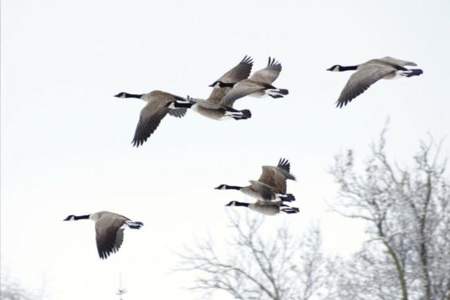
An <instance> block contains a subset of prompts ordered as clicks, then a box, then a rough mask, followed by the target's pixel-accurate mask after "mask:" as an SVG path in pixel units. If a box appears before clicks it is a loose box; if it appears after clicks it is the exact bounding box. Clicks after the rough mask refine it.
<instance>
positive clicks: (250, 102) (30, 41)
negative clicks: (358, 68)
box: [1, 0, 450, 300]
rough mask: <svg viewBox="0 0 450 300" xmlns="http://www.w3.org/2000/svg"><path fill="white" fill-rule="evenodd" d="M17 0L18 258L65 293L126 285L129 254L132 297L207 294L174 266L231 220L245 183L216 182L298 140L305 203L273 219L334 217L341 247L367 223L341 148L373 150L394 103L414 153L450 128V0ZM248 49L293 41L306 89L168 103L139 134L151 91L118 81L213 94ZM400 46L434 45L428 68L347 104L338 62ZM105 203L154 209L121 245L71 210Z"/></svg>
mask: <svg viewBox="0 0 450 300" xmlns="http://www.w3.org/2000/svg"><path fill="white" fill-rule="evenodd" d="M1 4H2V7H1V8H2V10H1V101H2V102H1V166H2V168H1V206H2V209H1V267H2V270H9V272H10V273H11V274H12V275H13V276H14V277H16V278H18V280H20V282H21V283H22V284H24V285H25V286H26V287H28V288H31V289H39V288H40V287H41V286H44V289H45V291H46V298H48V299H55V300H60V299H64V300H72V299H73V300H75V299H80V298H83V299H111V298H112V297H113V294H114V292H115V289H116V287H117V282H118V274H119V272H121V273H122V274H123V278H124V284H125V286H126V288H127V289H128V291H129V293H128V294H127V296H126V299H127V300H128V299H129V300H132V299H142V297H147V298H148V295H151V297H152V298H154V299H198V295H196V294H192V293H191V292H190V291H187V290H185V289H183V287H184V286H188V285H189V283H190V282H191V279H192V278H191V277H192V276H191V275H190V274H173V273H172V272H171V269H172V268H173V267H174V266H175V265H176V261H177V256H176V255H175V254H174V252H175V251H180V250H181V249H182V246H183V245H191V244H193V243H194V242H195V240H196V238H197V237H202V236H205V235H206V234H208V233H209V234H211V235H212V236H214V237H217V238H218V239H220V238H221V237H222V236H223V237H225V236H226V235H227V234H228V229H227V227H226V219H227V218H226V209H225V207H224V204H225V203H227V202H228V201H229V200H244V199H245V196H241V194H239V193H233V192H232V191H227V192H224V191H216V190H214V189H213V187H215V186H217V185H218V184H221V183H228V184H237V185H241V184H245V183H246V182H247V180H248V179H253V178H257V177H258V176H259V172H260V166H261V165H262V164H275V163H276V162H277V160H278V158H279V157H281V156H283V157H287V158H289V159H290V160H291V162H292V172H293V173H294V174H295V175H296V176H297V178H298V179H299V180H298V181H297V182H294V183H292V182H290V185H289V189H290V191H291V192H292V193H294V194H296V197H297V199H298V201H297V203H296V204H297V205H298V206H299V207H300V209H301V213H300V214H298V215H291V216H286V215H284V216H277V217H273V218H270V219H268V220H267V221H268V224H270V225H269V226H272V225H273V226H274V227H276V226H279V225H280V224H282V223H286V224H288V225H289V226H291V227H292V230H293V231H294V232H299V233H300V232H301V231H302V230H303V228H305V227H306V226H308V225H309V224H310V223H311V222H314V221H316V220H319V221H320V222H321V224H322V229H323V234H324V239H325V245H326V248H327V249H328V251H330V252H334V253H343V254H347V253H351V251H354V250H355V249H357V248H358V246H359V242H360V239H361V232H362V231H361V224H357V225H358V226H355V224H354V223H351V222H350V221H349V220H345V219H342V218H340V217H338V216H335V215H333V214H331V213H329V212H327V208H326V205H325V202H326V201H329V202H332V201H333V199H334V198H335V196H336V187H335V185H334V184H333V179H332V178H331V176H330V175H329V174H328V172H327V170H328V168H329V167H330V165H331V164H332V162H333V156H334V155H335V154H337V153H339V152H340V151H343V150H345V149H347V148H353V149H355V151H356V155H357V156H358V157H361V158H363V157H364V156H365V155H366V154H367V150H368V144H369V143H370V142H371V141H373V140H375V139H376V137H377V136H378V133H379V132H380V130H381V128H382V127H383V124H384V123H385V120H386V118H387V117H390V118H391V122H390V131H389V134H388V140H389V147H388V149H389V152H390V154H391V155H392V156H393V157H395V158H396V159H398V160H399V161H401V162H404V163H407V162H408V161H409V158H410V157H411V154H412V153H413V150H414V148H415V146H417V144H418V139H419V138H423V137H426V135H427V133H431V134H433V135H434V136H435V137H436V138H443V137H445V136H447V135H448V134H449V130H450V118H449V111H450V93H449V90H448V86H449V84H450V73H449V72H448V70H449V69H450V60H449V58H448V57H449V53H450V40H449V37H450V18H449V13H450V2H449V1H447V0H442V1H438V0H435V1H391V0H384V1H371V3H368V2H367V1H358V0H353V1H343V0H341V1H318V0H314V1H313V0H309V1H308V0H304V1H262V0H254V1H234V0H232V1H226V2H223V1H221V2H218V1H173V0H170V1H168V0H166V1H134V0H131V1H111V0H108V1H106V0H98V1H88V0H78V1H57V0H39V1H37V0H35V1H33V0H3V1H2V3H1ZM245 54H248V55H251V56H252V57H253V58H254V59H255V65H254V70H257V69H259V68H261V67H264V65H265V64H266V60H267V57H268V56H274V57H276V58H277V59H278V60H279V61H280V62H281V63H282V64H283V71H282V73H281V75H280V77H279V79H278V80H277V82H276V85H277V86H279V87H281V88H288V89H289V91H290V94H289V96H287V97H286V98H284V99H281V100H271V99H255V98H246V99H243V100H239V101H238V102H237V103H236V104H237V108H249V109H251V110H252V113H253V116H252V118H251V119H249V120H246V121H240V122H237V121H236V122H235V121H229V122H214V121H213V120H209V119H206V118H203V117H202V116H200V115H197V114H195V113H194V112H189V113H188V115H187V116H186V117H185V118H183V119H175V118H171V117H167V118H166V119H164V120H163V122H162V123H161V125H160V127H159V128H158V129H157V131H156V133H155V134H154V135H153V136H152V137H151V138H150V139H149V141H148V142H147V143H146V144H145V145H144V146H143V147H140V148H138V149H136V148H133V147H131V144H130V142H131V139H132V136H133V132H134V129H135V126H136V122H137V119H138V114H139V111H140V109H141V107H142V106H143V103H142V102H140V101H138V100H136V99H134V100H133V99H131V100H124V99H117V98H114V97H112V96H113V95H114V94H116V93H117V92H120V91H128V92H135V93H143V92H148V91H151V90H153V89H161V90H165V91H168V92H172V93H175V94H179V95H182V96H184V95H186V94H189V95H191V96H194V97H206V96H207V95H208V93H209V92H210V88H208V84H210V83H212V82H213V81H214V80H216V79H217V78H218V77H219V76H220V75H221V74H222V73H223V72H224V71H226V70H227V69H228V68H230V67H232V66H234V65H235V64H236V63H237V62H238V61H239V60H240V59H242V57H243V56H244V55H245ZM386 55H389V56H393V57H397V58H401V59H405V60H411V61H414V62H417V63H418V64H419V66H420V67H422V68H423V70H424V75H423V76H421V77H414V78H410V79H402V80H396V81H384V82H379V83H377V84H375V85H374V86H373V87H371V88H370V89H369V90H368V91H367V92H366V93H365V94H363V95H361V96H360V97H358V98H357V99H356V100H354V101H353V102H352V103H351V105H350V106H348V107H346V108H345V109H342V110H338V109H336V108H335V106H334V102H335V100H336V99H337V97H338V95H339V93H340V91H341V89H342V87H343V86H344V84H345V82H346V80H347V78H348V76H349V74H348V73H331V72H326V71H325V69H326V68H328V67H330V66H331V65H334V64H343V65H345V64H349V65H353V64H358V63H362V62H364V61H366V60H368V59H371V58H377V57H383V56H386ZM449 149H450V147H449V143H448V142H447V143H446V145H445V147H444V150H445V153H449V152H450V151H449ZM236 209H237V208H236ZM98 210H111V211H114V212H118V213H121V214H124V215H126V216H128V217H130V218H133V219H136V220H141V221H143V222H144V223H145V226H144V227H143V229H142V230H141V231H133V232H131V231H128V232H126V235H125V242H124V245H123V247H122V249H121V251H120V252H119V253H117V254H116V255H113V256H111V258H110V259H108V260H106V261H101V260H100V259H99V258H98V256H97V252H96V249H95V240H94V227H93V226H94V225H93V223H92V222H78V223H69V222H67V223H66V222H62V219H63V218H64V217H65V216H66V215H68V214H84V213H90V212H95V211H98ZM241 212H243V211H242V210H241ZM224 299H228V298H226V297H225V298H224Z"/></svg>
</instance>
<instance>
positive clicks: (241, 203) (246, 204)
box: [234, 201, 250, 207]
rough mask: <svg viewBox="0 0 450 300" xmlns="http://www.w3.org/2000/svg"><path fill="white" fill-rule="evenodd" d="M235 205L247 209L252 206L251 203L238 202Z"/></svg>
mask: <svg viewBox="0 0 450 300" xmlns="http://www.w3.org/2000/svg"><path fill="white" fill-rule="evenodd" d="M234 205H235V206H245V207H248V206H249V205H250V203H246V202H239V201H236V202H235V203H234Z"/></svg>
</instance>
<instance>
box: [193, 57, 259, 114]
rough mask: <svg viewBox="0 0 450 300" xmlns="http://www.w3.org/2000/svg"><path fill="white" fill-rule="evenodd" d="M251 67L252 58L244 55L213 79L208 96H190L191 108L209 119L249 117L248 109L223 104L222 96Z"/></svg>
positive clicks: (249, 70)
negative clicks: (200, 97) (235, 63)
mask: <svg viewBox="0 0 450 300" xmlns="http://www.w3.org/2000/svg"><path fill="white" fill-rule="evenodd" d="M252 67H253V60H252V58H251V57H250V56H245V57H244V58H243V59H242V60H241V61H240V62H239V64H237V65H236V66H235V67H233V68H232V69H231V70H229V71H227V72H226V73H225V74H223V75H222V76H221V77H220V78H219V79H217V80H216V81H214V82H213V83H212V84H211V85H210V87H212V88H213V90H212V92H211V94H210V95H209V97H208V98H207V99H206V100H204V99H198V98H190V97H188V100H189V101H191V106H192V109H193V110H194V111H195V112H197V113H199V114H201V115H203V116H205V117H208V118H210V119H214V120H225V119H235V120H245V119H248V118H250V117H251V112H250V111H249V110H248V109H243V110H237V109H234V108H233V105H232V104H231V105H225V104H224V103H223V101H222V98H223V97H224V96H225V95H226V94H227V93H228V92H229V91H230V90H231V89H232V88H233V86H235V85H236V83H238V82H239V81H241V80H244V79H246V78H248V76H249V75H250V72H251V70H252Z"/></svg>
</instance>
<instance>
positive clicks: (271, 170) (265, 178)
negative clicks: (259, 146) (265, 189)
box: [258, 166, 286, 194]
mask: <svg viewBox="0 0 450 300" xmlns="http://www.w3.org/2000/svg"><path fill="white" fill-rule="evenodd" d="M258 181H260V182H262V183H264V184H267V185H269V186H271V187H272V188H273V191H274V192H275V193H279V194H285V193H286V176H284V174H283V173H282V172H280V170H278V168H277V167H273V166H263V167H262V174H261V176H260V177H259V179H258Z"/></svg>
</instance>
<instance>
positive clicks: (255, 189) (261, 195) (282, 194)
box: [215, 158, 295, 202]
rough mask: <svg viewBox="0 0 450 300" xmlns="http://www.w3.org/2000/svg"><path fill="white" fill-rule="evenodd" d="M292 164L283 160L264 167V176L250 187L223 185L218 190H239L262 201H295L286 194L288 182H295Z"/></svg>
mask: <svg viewBox="0 0 450 300" xmlns="http://www.w3.org/2000/svg"><path fill="white" fill-rule="evenodd" d="M290 168H291V164H290V162H289V161H288V160H287V159H283V158H281V159H280V160H279V161H278V165H277V166H276V167H274V166H263V167H262V174H261V176H260V177H259V179H258V181H255V180H250V185H248V186H234V185H227V184H221V185H219V186H218V187H216V188H215V189H217V190H238V191H241V192H242V193H244V194H246V195H248V196H250V197H253V198H256V199H257V200H262V201H274V200H279V201H282V202H283V201H286V202H291V201H295V196H294V195H292V194H286V180H288V179H290V180H295V177H294V175H292V174H291V173H290Z"/></svg>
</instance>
